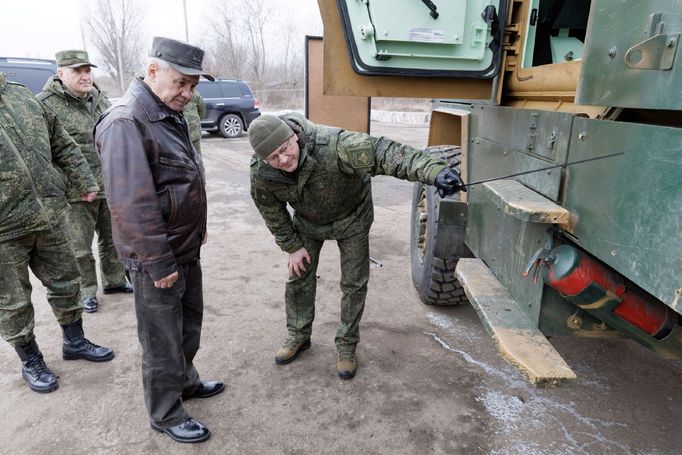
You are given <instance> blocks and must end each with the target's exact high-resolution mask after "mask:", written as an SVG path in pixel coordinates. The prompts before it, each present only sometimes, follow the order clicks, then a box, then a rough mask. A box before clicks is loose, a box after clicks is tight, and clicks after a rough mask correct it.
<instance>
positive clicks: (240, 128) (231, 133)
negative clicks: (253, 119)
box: [218, 114, 244, 138]
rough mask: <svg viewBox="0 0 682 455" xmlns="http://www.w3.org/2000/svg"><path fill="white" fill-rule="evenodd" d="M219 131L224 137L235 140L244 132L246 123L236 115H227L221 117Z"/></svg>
mask: <svg viewBox="0 0 682 455" xmlns="http://www.w3.org/2000/svg"><path fill="white" fill-rule="evenodd" d="M218 129H219V131H220V134H221V135H222V136H223V137H227V138H235V137H239V136H241V135H242V133H243V132H244V122H242V119H241V118H240V117H239V116H238V115H236V114H225V115H223V116H222V117H220V123H218Z"/></svg>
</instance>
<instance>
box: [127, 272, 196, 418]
mask: <svg viewBox="0 0 682 455" xmlns="http://www.w3.org/2000/svg"><path fill="white" fill-rule="evenodd" d="M130 278H131V281H132V284H133V288H134V289H135V313H136V315H137V334H138V338H139V340H140V346H142V388H143V389H144V401H145V404H146V405H147V411H148V412H149V418H150V420H151V421H152V422H154V423H156V424H157V425H159V426H162V427H172V426H175V425H178V424H179V423H181V422H183V421H185V420H187V418H188V417H189V414H187V411H185V409H184V408H183V406H182V395H183V394H185V395H192V394H193V393H194V392H195V391H196V389H197V387H199V385H200V380H199V373H198V372H197V370H196V368H195V367H194V363H193V361H194V356H195V355H196V353H197V351H198V350H199V343H200V341H201V323H202V319H203V312H204V298H203V290H202V273H201V264H200V262H199V260H198V259H197V260H195V261H192V262H189V263H187V264H183V265H180V266H178V280H177V281H176V282H175V284H173V286H172V287H171V288H168V289H159V288H157V287H156V286H154V281H153V280H152V279H151V277H150V276H149V274H148V273H147V272H145V271H138V270H131V271H130Z"/></svg>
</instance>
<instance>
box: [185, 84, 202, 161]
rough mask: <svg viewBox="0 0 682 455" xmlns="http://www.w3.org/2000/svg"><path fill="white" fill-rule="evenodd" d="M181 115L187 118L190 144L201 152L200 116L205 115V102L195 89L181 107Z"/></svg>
mask: <svg viewBox="0 0 682 455" xmlns="http://www.w3.org/2000/svg"><path fill="white" fill-rule="evenodd" d="M182 115H184V116H185V120H187V127H188V128H189V138H190V140H191V141H192V145H194V148H195V149H197V152H201V145H200V144H201V142H200V141H201V117H203V116H204V115H206V104H205V103H204V99H203V98H202V97H201V95H200V94H199V92H198V91H197V90H194V96H192V100H191V101H190V102H189V103H187V105H186V106H185V109H183V111H182Z"/></svg>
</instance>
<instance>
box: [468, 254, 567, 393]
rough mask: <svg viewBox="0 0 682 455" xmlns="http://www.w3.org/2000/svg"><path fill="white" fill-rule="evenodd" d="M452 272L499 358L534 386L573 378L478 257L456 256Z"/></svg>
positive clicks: (552, 349)
mask: <svg viewBox="0 0 682 455" xmlns="http://www.w3.org/2000/svg"><path fill="white" fill-rule="evenodd" d="M455 273H456V275H457V278H458V279H459V281H460V283H462V286H463V288H464V291H465V292H466V295H467V297H468V298H469V301H470V302H471V304H472V305H473V306H474V308H475V309H476V312H477V313H478V315H479V316H480V318H481V321H482V322H483V325H484V327H485V328H486V330H487V331H488V333H489V334H490V335H491V336H492V337H493V340H494V341H495V343H496V344H497V348H498V350H499V351H500V354H501V355H502V358H504V359H505V360H506V361H507V362H509V363H510V364H512V365H514V366H516V367H517V368H518V369H519V370H521V372H523V373H524V374H525V375H526V377H527V378H528V380H529V381H530V382H531V383H532V384H534V385H543V386H553V385H556V384H558V383H560V382H563V381H567V380H573V379H575V378H576V375H575V373H574V372H573V370H571V368H570V367H569V366H568V364H566V362H565V361H564V359H563V358H562V357H561V355H559V353H558V352H557V351H556V350H555V349H554V347H553V346H552V345H551V344H550V342H549V341H547V338H545V336H544V335H543V334H542V332H540V330H539V329H538V328H537V326H536V325H535V324H534V323H533V322H532V321H531V320H530V318H529V317H528V315H527V314H526V313H525V312H524V311H523V310H522V309H521V308H520V307H519V305H518V304H517V303H516V301H515V300H514V299H513V298H512V297H511V296H510V294H509V292H508V291H507V289H506V288H505V287H504V286H503V285H502V284H501V283H500V282H499V280H498V279H497V278H496V277H495V276H494V275H493V273H492V272H491V271H490V269H489V268H488V267H487V266H486V265H485V264H484V263H483V261H482V260H480V259H466V258H464V259H460V260H459V262H458V264H457V268H456V271H455Z"/></svg>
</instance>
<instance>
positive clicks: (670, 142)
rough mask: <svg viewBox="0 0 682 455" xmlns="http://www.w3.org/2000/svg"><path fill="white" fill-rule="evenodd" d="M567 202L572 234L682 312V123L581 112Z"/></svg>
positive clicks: (573, 141) (575, 130)
mask: <svg viewBox="0 0 682 455" xmlns="http://www.w3.org/2000/svg"><path fill="white" fill-rule="evenodd" d="M612 152H625V155H622V156H616V157H613V158H608V159H605V160H598V161H593V162H591V163H589V165H578V166H572V167H570V168H569V169H568V170H567V178H566V180H567V184H566V192H565V195H564V198H563V201H562V204H561V205H562V206H563V207H565V208H566V209H568V210H569V211H570V212H571V217H572V221H571V224H572V226H573V227H572V229H573V234H574V236H575V241H576V242H577V243H578V244H579V245H580V246H581V247H583V248H584V249H585V250H586V251H587V252H588V253H589V254H591V255H593V256H596V257H597V258H599V259H600V260H602V261H603V262H605V263H606V264H608V265H609V266H611V267H613V268H614V269H615V270H617V271H618V272H620V273H621V274H622V275H624V276H625V277H627V278H628V279H630V280H632V281H633V282H634V283H635V284H637V285H638V286H640V287H641V288H643V289H644V290H646V291H648V292H649V293H651V294H652V295H654V296H655V297H656V298H658V299H659V300H661V301H663V302H664V303H666V304H667V305H669V306H670V307H672V308H673V309H674V310H675V311H677V312H678V313H682V303H681V302H680V294H682V274H681V272H682V129H680V128H668V127H661V126H651V125H640V124H632V123H619V122H611V121H605V120H590V119H584V118H576V119H575V121H574V128H573V134H572V137H571V144H570V151H569V160H570V161H574V160H580V159H585V158H591V157H596V156H600V155H604V154H607V153H612Z"/></svg>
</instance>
